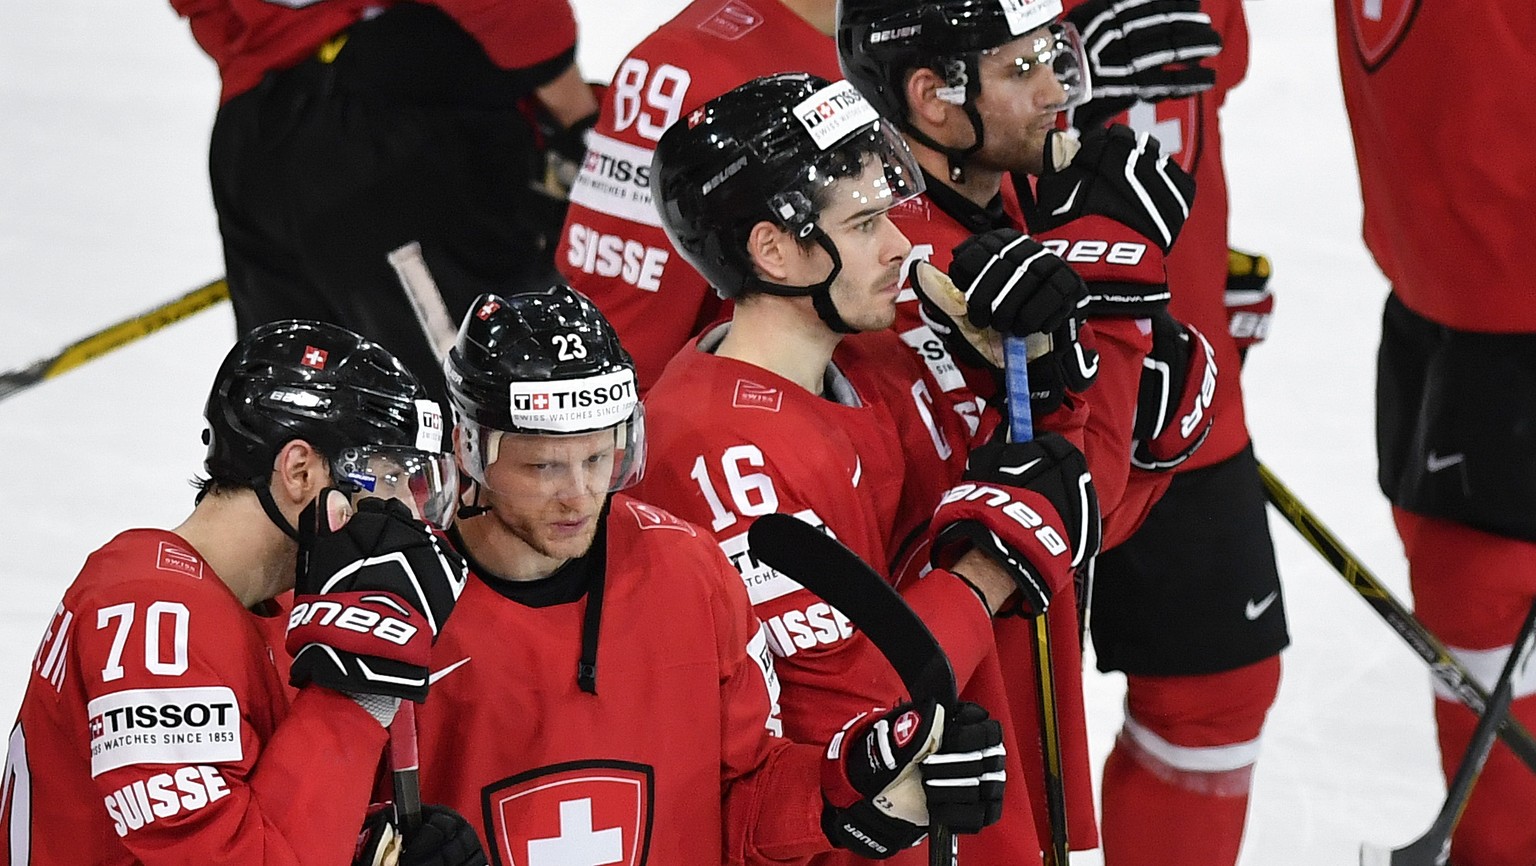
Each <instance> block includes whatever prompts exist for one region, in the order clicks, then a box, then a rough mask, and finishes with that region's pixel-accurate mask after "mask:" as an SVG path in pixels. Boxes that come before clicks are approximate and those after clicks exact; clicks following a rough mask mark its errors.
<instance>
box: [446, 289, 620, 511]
mask: <svg viewBox="0 0 1536 866" xmlns="http://www.w3.org/2000/svg"><path fill="white" fill-rule="evenodd" d="M443 374H444V377H445V378H446V380H447V384H448V400H449V405H450V407H451V408H452V410H453V419H454V425H455V426H456V427H457V428H458V429H459V430H460V431H461V432H460V433H459V437H458V455H459V460H460V463H461V465H462V466H463V467H464V471H465V472H466V473H468V474H469V476H470V477H471V478H474V479H475V480H476V481H477V482H479V483H480V484H483V485H484V484H486V468H487V467H488V466H490V465H491V464H493V463H495V462H496V457H497V454H498V451H499V444H500V441H501V436H502V435H503V434H507V433H512V434H526V435H542V436H561V435H572V434H580V433H592V432H596V431H599V430H607V429H612V430H614V431H615V448H616V449H617V453H616V454H615V459H614V466H613V475H612V478H611V480H610V484H609V488H608V489H609V490H610V491H612V490H619V489H622V488H624V487H627V486H629V485H630V484H633V483H634V482H636V481H638V480H639V479H640V475H641V473H642V472H643V471H644V468H645V421H644V418H645V413H644V409H643V407H642V406H641V405H640V395H639V389H638V383H637V381H636V378H635V364H634V361H633V360H631V359H630V356H629V353H628V352H626V351H624V347H623V346H621V345H619V336H618V333H617V332H615V331H614V329H613V326H612V325H610V324H609V323H608V320H607V319H605V318H603V314H602V313H600V312H599V311H598V309H597V307H596V306H595V305H594V304H593V303H592V302H591V301H590V300H588V299H587V298H586V297H585V296H584V295H582V294H581V293H580V292H577V291H576V290H575V289H572V288H571V287H570V286H566V285H563V284H557V285H553V286H550V287H549V288H547V289H543V290H540V291H533V292H524V293H520V294H516V295H511V296H508V297H501V296H499V295H494V294H485V295H481V296H480V297H479V298H477V299H476V300H475V302H474V304H472V305H471V306H470V308H469V313H468V315H466V316H465V318H464V323H463V325H462V326H460V328H459V335H458V338H457V340H456V341H455V342H454V345H453V348H452V349H451V350H450V351H449V352H448V358H447V360H446V361H445V362H444V363H443ZM487 486H489V485H487Z"/></svg>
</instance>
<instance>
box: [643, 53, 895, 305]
mask: <svg viewBox="0 0 1536 866" xmlns="http://www.w3.org/2000/svg"><path fill="white" fill-rule="evenodd" d="M871 157H873V158H876V159H879V160H880V161H881V165H882V166H883V168H884V171H883V173H882V175H881V177H880V178H879V180H878V181H877V182H876V184H875V185H874V186H873V188H871V189H869V190H867V191H865V192H866V194H867V196H868V197H869V198H870V199H871V200H877V199H879V200H884V201H885V203H886V204H888V205H889V206H890V207H894V206H896V205H897V204H899V203H901V202H903V201H905V200H907V199H909V198H912V197H913V196H916V195H918V194H919V193H921V192H922V191H923V180H922V172H921V171H919V170H918V168H917V164H916V162H915V161H914V160H913V159H912V154H911V152H910V151H909V150H907V146H906V142H905V141H903V140H902V139H901V136H900V135H899V134H898V133H897V132H896V131H895V130H893V129H891V128H890V127H889V125H888V124H886V123H885V122H884V121H882V120H881V119H880V117H879V115H878V114H877V113H876V112H875V111H874V110H873V109H872V108H871V107H870V105H869V103H868V102H866V101H865V100H864V98H863V97H862V96H860V95H859V93H858V91H856V90H854V89H853V87H851V86H850V85H849V84H848V83H847V82H844V81H839V82H837V83H836V84H834V83H832V82H829V81H827V80H826V79H824V78H818V77H816V76H814V75H808V74H805V73H798V72H797V73H784V74H780V75H771V76H767V77H764V78H758V79H755V80H753V81H749V82H747V83H745V84H743V85H741V86H739V87H737V88H735V89H733V90H731V91H729V92H727V93H725V94H722V95H721V96H718V97H715V98H714V99H712V100H710V101H709V102H706V103H705V104H704V105H703V106H702V107H700V108H699V109H698V110H696V111H694V112H692V113H691V114H689V115H687V116H686V117H684V118H682V119H681V120H679V121H678V122H677V123H674V124H672V126H670V127H669V128H668V129H667V131H666V132H665V133H663V134H662V136H661V140H660V141H658V142H657V144H656V155H655V156H654V157H653V159H652V162H651V188H652V190H653V191H654V193H655V197H656V208H657V210H658V211H659V212H660V214H661V223H662V226H663V228H665V229H666V232H667V237H668V238H670V239H671V241H672V245H673V246H674V247H676V248H677V249H678V250H679V251H680V252H681V253H682V254H683V257H684V258H686V259H687V260H688V261H689V263H690V264H692V265H693V266H694V267H695V268H697V269H698V271H699V272H700V273H702V274H703V275H704V276H705V277H706V278H707V279H708V280H709V281H710V283H711V284H712V285H713V286H714V287H715V291H716V292H718V293H719V294H720V296H721V297H723V298H737V297H740V296H742V295H744V294H748V293H750V292H766V293H769V294H776V295H786V296H801V295H809V296H811V297H812V298H813V300H815V302H816V309H817V312H818V313H820V314H821V317H822V319H823V320H825V321H826V322H827V324H828V325H829V326H831V327H833V328H834V329H835V330H843V331H845V332H846V325H841V319H840V317H836V311H835V310H832V309H831V301H830V297H829V296H828V289H829V287H830V286H831V283H832V280H833V279H834V278H835V277H836V276H837V273H838V271H839V270H840V269H841V267H842V259H841V257H840V256H839V255H838V252H837V248H836V245H834V244H833V243H832V242H831V240H830V239H829V238H828V237H827V236H826V233H825V232H823V231H822V230H821V228H820V227H819V226H818V225H817V220H818V218H819V217H820V215H821V210H822V208H823V207H825V205H826V204H827V201H826V199H827V196H828V194H829V193H828V190H829V188H830V187H831V185H832V184H834V183H836V182H838V181H840V180H844V179H847V178H854V179H857V178H859V177H861V176H862V175H863V173H864V170H865V167H866V165H867V164H868V161H869V159H870V158H871ZM764 221H767V222H771V223H774V224H776V225H778V226H780V227H782V228H784V229H785V230H786V231H789V232H792V233H794V234H795V235H796V236H797V237H799V238H801V239H804V240H810V241H814V242H816V243H818V244H820V245H821V246H822V247H823V248H824V249H826V250H827V252H828V253H829V254H830V255H831V256H832V262H833V268H832V273H831V274H830V275H829V276H828V277H827V278H826V279H825V280H822V281H821V282H819V283H817V284H816V285H814V286H782V285H778V284H775V283H768V282H766V281H764V280H762V279H761V278H760V277H759V276H758V275H757V273H756V270H755V269H754V267H753V265H752V259H751V256H750V255H749V254H748V252H747V238H748V236H749V235H750V233H751V231H752V227H753V226H755V225H757V224H758V223H760V222H764ZM829 313H830V316H831V317H829ZM840 325H841V327H840Z"/></svg>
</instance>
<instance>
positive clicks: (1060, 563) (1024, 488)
mask: <svg viewBox="0 0 1536 866" xmlns="http://www.w3.org/2000/svg"><path fill="white" fill-rule="evenodd" d="M962 477H963V479H964V480H963V481H962V482H961V483H960V484H957V485H955V486H954V487H951V488H950V489H949V491H948V492H947V493H945V494H944V497H943V498H942V499H940V500H939V507H938V510H937V511H935V512H934V514H933V526H934V527H935V528H936V529H937V530H938V533H937V534H936V535H935V536H934V541H933V551H932V562H933V565H934V566H935V567H938V568H949V567H950V566H952V565H953V564H954V563H955V562H956V561H957V560H958V559H960V557H961V556H963V555H964V554H965V553H967V552H968V551H970V550H979V551H981V552H982V553H985V554H986V555H987V556H988V557H989V558H990V559H992V560H993V561H994V562H996V563H997V564H998V565H1000V566H1001V567H1002V568H1004V569H1005V570H1006V571H1007V572H1008V574H1009V575H1010V576H1011V577H1012V578H1013V579H1014V582H1015V583H1016V584H1017V585H1018V588H1019V592H1018V594H1017V595H1016V596H1015V597H1014V599H1015V603H1014V604H1013V605H1011V606H1009V607H1006V608H1004V610H1003V611H1000V612H999V613H1000V614H1017V615H1019V616H1037V615H1039V614H1042V613H1044V612H1045V610H1046V608H1047V607H1048V606H1049V605H1050V603H1051V597H1052V596H1054V595H1055V594H1056V593H1057V592H1060V591H1061V590H1062V588H1063V587H1065V586H1066V585H1067V584H1068V583H1070V582H1071V580H1072V569H1073V568H1075V567H1077V566H1078V565H1081V564H1082V563H1083V562H1086V561H1087V559H1088V557H1090V556H1092V555H1093V554H1095V553H1097V552H1098V549H1099V533H1100V528H1099V499H1098V493H1097V492H1096V491H1095V490H1094V488H1093V481H1092V478H1091V476H1090V475H1089V474H1088V464H1087V461H1086V460H1085V459H1084V457H1083V454H1082V452H1081V451H1078V450H1077V449H1076V448H1075V447H1073V445H1072V443H1070V442H1068V441H1067V440H1066V439H1064V438H1062V437H1061V436H1060V435H1059V434H1056V433H1046V434H1044V435H1042V436H1040V437H1039V438H1038V439H1033V440H1031V441H1029V442H1007V441H1004V439H1003V435H1002V428H999V432H998V434H997V435H995V436H994V437H993V439H992V440H991V441H989V442H987V443H986V444H984V445H982V446H981V447H979V448H977V449H976V450H974V451H972V452H971V454H970V457H969V459H967V461H966V465H965V474H964V475H963V476H962Z"/></svg>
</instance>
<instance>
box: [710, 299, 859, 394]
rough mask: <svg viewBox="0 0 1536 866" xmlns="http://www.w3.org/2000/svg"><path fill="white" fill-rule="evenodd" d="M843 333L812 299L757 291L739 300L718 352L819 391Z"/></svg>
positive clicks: (716, 351)
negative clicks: (827, 321)
mask: <svg viewBox="0 0 1536 866" xmlns="http://www.w3.org/2000/svg"><path fill="white" fill-rule="evenodd" d="M841 339H842V337H841V336H840V335H838V334H835V333H833V332H832V329H830V328H828V327H827V326H826V325H825V324H823V323H822V321H821V319H820V318H819V317H818V316H817V315H816V311H815V310H814V309H813V308H812V307H811V299H810V298H780V297H773V296H770V295H759V296H755V297H753V298H751V299H749V300H747V301H746V303H742V302H740V301H738V302H737V304H736V310H735V313H734V314H733V315H732V317H731V329H730V332H729V333H727V334H726V335H725V339H724V340H722V341H721V342H720V346H719V348H717V349H716V350H715V354H716V355H719V356H721V357H724V358H734V359H735V360H737V361H741V362H742V363H745V364H751V365H753V366H755V367H761V368H763V369H764V370H768V371H769V372H771V373H776V374H778V375H779V376H782V377H784V378H785V379H788V380H790V381H791V382H794V383H796V384H798V385H799V386H800V387H802V388H804V389H805V390H807V391H810V392H811V393H812V394H820V393H821V390H822V383H823V382H824V381H825V378H826V372H827V365H828V364H830V363H831V362H832V350H834V349H836V348H837V344H838V342H839V341H840V340H841Z"/></svg>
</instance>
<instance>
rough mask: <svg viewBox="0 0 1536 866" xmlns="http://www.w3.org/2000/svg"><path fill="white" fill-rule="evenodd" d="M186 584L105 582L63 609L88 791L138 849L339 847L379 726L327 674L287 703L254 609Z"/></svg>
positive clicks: (369, 768)
mask: <svg viewBox="0 0 1536 866" xmlns="http://www.w3.org/2000/svg"><path fill="white" fill-rule="evenodd" d="M207 580H208V581H212V580H215V579H214V578H212V577H209V578H207ZM190 589H191V590H192V591H189V586H188V584H187V582H186V581H172V580H137V581H133V582H115V583H113V584H109V585H107V586H106V587H104V588H102V589H100V590H99V591H97V592H95V593H93V594H91V595H88V596H86V597H84V598H83V599H82V602H83V603H81V604H80V605H79V607H78V610H77V611H76V612H75V619H74V622H75V636H74V640H73V641H72V642H71V647H70V651H71V652H73V653H74V654H75V658H74V660H73V663H74V665H75V673H76V675H77V676H78V682H79V683H80V684H81V685H82V688H83V699H84V702H85V703H84V706H83V707H82V708H81V709H82V711H83V719H82V721H81V725H82V727H83V728H88V729H89V731H90V735H91V744H90V768H89V772H90V776H91V779H92V782H93V783H94V789H95V790H94V796H93V798H92V799H94V800H95V802H98V803H102V804H104V806H105V810H106V816H107V823H108V824H109V826H111V827H112V829H113V830H114V831H115V832H116V834H117V835H118V836H119V837H120V838H121V841H122V844H123V845H124V846H125V847H126V848H127V849H128V850H129V851H131V852H132V853H133V854H134V856H136V857H138V858H139V859H140V860H141V861H143V862H145V863H155V864H168V863H208V862H218V863H231V864H300V863H346V862H348V861H349V860H350V858H351V856H352V849H353V846H354V845H355V842H356V834H357V831H358V828H359V827H361V825H362V820H363V813H364V810H365V809H366V807H367V804H368V801H369V793H370V789H371V785H372V781H373V777H374V773H375V770H376V768H377V766H378V762H379V757H380V754H381V753H382V750H383V746H384V742H385V739H386V733H385V731H384V729H383V728H382V727H381V726H380V725H379V724H378V723H377V722H376V721H375V720H374V719H373V718H372V717H371V716H369V715H368V714H367V713H366V712H365V711H363V710H362V708H360V707H359V706H358V705H357V704H356V703H355V702H354V701H352V700H351V699H350V698H348V697H346V696H344V695H341V694H339V693H336V692H331V691H328V690H325V689H319V688H311V689H307V690H305V691H304V692H303V693H301V694H300V695H299V697H298V699H297V700H296V701H295V702H294V704H293V705H292V707H287V706H286V697H285V695H284V692H283V687H282V683H281V682H280V681H278V680H277V678H276V675H275V670H274V669H273V665H272V662H271V661H270V660H269V659H268V657H267V655H266V652H265V642H264V640H263V639H262V637H261V635H260V632H259V631H258V630H257V629H256V628H255V626H254V624H253V623H252V622H251V621H250V620H251V617H250V615H249V614H248V613H247V612H246V611H244V610H243V609H241V608H240V607H239V605H238V603H237V602H235V601H234V600H233V598H232V597H228V598H227V599H219V598H217V597H214V598H210V596H217V594H218V593H217V592H214V591H213V590H215V589H216V590H218V591H223V587H222V586H218V587H207V586H194V587H191V588H190ZM224 595H226V596H227V592H224ZM253 650H254V651H255V652H252V651H253Z"/></svg>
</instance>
